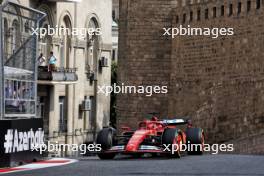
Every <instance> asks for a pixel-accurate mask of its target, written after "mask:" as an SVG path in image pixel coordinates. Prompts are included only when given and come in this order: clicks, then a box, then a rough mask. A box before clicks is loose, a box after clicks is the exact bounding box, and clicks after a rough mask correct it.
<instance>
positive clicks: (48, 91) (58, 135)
mask: <svg viewBox="0 0 264 176" xmlns="http://www.w3.org/2000/svg"><path fill="white" fill-rule="evenodd" d="M15 2H16V3H19V4H21V5H23V6H26V7H31V8H34V9H38V10H40V11H42V12H45V13H46V14H47V16H46V18H45V20H44V21H42V24H41V26H40V27H41V28H45V29H47V30H48V29H49V28H60V29H61V28H64V29H67V30H69V31H70V32H66V33H56V34H54V35H42V36H41V37H40V39H39V46H38V48H39V53H43V56H44V58H46V59H45V61H44V62H43V63H42V66H41V67H39V74H38V92H37V94H38V116H39V117H41V118H43V119H44V129H45V134H46V139H47V140H49V141H51V142H54V143H55V142H58V143H67V144H82V143H88V142H92V141H94V139H95V136H96V133H97V132H98V130H100V129H101V128H102V127H103V126H106V125H108V123H109V118H110V117H109V116H110V97H109V96H105V95H104V94H98V93H97V91H98V86H103V85H110V81H111V79H110V76H111V69H110V68H111V67H110V66H111V52H112V35H111V30H112V29H111V27H112V16H111V13H112V1H109V0H100V1H97V0H85V1H84V0H83V1H74V0H71V1H68V0H65V1H61V0H47V1H42V0H17V1H15ZM16 13H19V12H16ZM3 20H4V24H5V27H4V28H5V31H6V35H5V38H6V39H5V41H6V42H7V43H8V42H12V41H15V42H14V43H21V44H23V42H26V41H23V33H24V30H30V29H28V28H27V23H30V21H28V22H25V23H21V21H19V20H15V19H3ZM76 29H77V30H82V32H80V33H77V34H76V33H75V34H74V33H73V30H76ZM83 29H84V30H83ZM85 29H86V30H85ZM88 29H94V30H96V29H100V31H101V34H98V35H95V34H94V32H92V33H89V32H87V31H88ZM83 31H85V32H83ZM9 34H10V35H9ZM12 46H13V45H6V48H5V50H8V51H10V52H12V51H15V50H13V48H12ZM14 47H15V45H14ZM51 51H53V53H54V56H55V57H56V58H57V61H56V68H55V69H54V70H52V71H51V72H48V69H47V61H48V58H49V57H50V52H51ZM68 154H77V153H70V152H68ZM61 155H65V153H61Z"/></svg>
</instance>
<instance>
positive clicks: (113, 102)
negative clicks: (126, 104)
mask: <svg viewBox="0 0 264 176" xmlns="http://www.w3.org/2000/svg"><path fill="white" fill-rule="evenodd" d="M117 69H118V66H117V63H116V62H112V65H111V85H112V86H113V85H114V83H117ZM110 124H111V126H113V127H116V94H114V93H113V92H112V93H111V105H110Z"/></svg>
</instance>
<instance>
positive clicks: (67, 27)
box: [59, 15, 71, 68]
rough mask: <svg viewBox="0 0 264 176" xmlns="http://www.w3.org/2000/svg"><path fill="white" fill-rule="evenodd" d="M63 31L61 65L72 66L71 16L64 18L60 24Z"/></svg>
mask: <svg viewBox="0 0 264 176" xmlns="http://www.w3.org/2000/svg"><path fill="white" fill-rule="evenodd" d="M60 31H61V32H60V33H61V39H62V43H61V47H60V59H59V62H60V66H61V67H68V68H69V67H70V42H71V21H70V18H69V16H67V15H66V16H65V17H64V18H63V21H62V24H61V26H60Z"/></svg>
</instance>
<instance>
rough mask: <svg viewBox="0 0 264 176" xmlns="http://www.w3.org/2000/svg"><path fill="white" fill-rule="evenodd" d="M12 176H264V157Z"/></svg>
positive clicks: (187, 159) (90, 161) (95, 163)
mask: <svg viewBox="0 0 264 176" xmlns="http://www.w3.org/2000/svg"><path fill="white" fill-rule="evenodd" d="M3 175H7V176H9V175H12V176H121V175H122V176H136V175H139V176H166V175H169V176H174V175H190V176H197V175H204V176H209V175H210V176H211V175H215V176H220V175H221V176H222V175H223V176H230V175H235V176H259V175H263V176H264V156H253V155H222V154H221V155H203V156H184V157H182V158H180V159H168V158H166V157H155V158H148V157H147V158H140V159H137V158H131V157H117V158H116V159H114V160H99V159H98V158H97V157H86V158H80V159H79V162H77V163H73V164H70V165H66V166H59V167H51V168H45V169H40V170H32V171H25V172H17V173H10V174H3Z"/></svg>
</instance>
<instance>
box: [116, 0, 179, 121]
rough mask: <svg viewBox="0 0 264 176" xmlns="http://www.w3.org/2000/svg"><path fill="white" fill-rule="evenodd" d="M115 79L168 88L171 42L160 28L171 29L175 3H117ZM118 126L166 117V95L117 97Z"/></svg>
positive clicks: (160, 0)
mask: <svg viewBox="0 0 264 176" xmlns="http://www.w3.org/2000/svg"><path fill="white" fill-rule="evenodd" d="M149 4H152V5H149ZM119 5H120V19H119V41H118V43H119V57H118V67H119V73H118V79H119V83H120V84H121V83H124V84H125V85H133V86H139V85H144V86H148V85H160V86H166V85H167V86H168V85H169V80H170V69H169V68H170V59H171V57H170V56H171V55H170V54H171V47H170V46H171V41H170V39H169V38H164V37H163V36H162V28H163V27H164V26H165V27H166V26H170V25H171V23H170V22H171V20H172V15H171V9H172V8H173V7H175V5H176V1H175V0H169V1H164V0H148V1H131V0H124V1H120V4H119ZM117 96H118V98H117V111H118V117H117V125H118V126H122V125H132V126H136V125H137V121H135V119H143V118H144V117H145V116H146V114H147V113H150V112H153V111H160V112H162V115H166V114H167V113H168V95H166V94H165V95H164V94H156V95H153V96H152V97H146V95H143V94H118V95H117Z"/></svg>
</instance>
